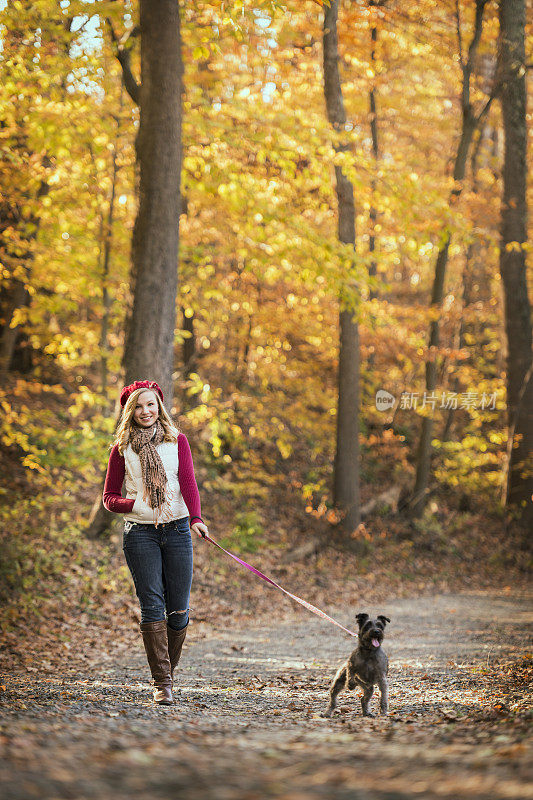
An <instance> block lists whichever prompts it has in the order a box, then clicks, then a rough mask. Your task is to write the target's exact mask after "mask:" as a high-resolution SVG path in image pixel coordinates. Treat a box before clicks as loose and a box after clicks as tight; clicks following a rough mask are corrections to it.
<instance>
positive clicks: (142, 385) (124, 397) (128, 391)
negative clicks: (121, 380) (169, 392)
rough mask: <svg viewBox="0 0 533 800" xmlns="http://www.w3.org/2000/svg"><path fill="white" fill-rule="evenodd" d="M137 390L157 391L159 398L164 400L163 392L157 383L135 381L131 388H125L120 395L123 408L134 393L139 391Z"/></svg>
mask: <svg viewBox="0 0 533 800" xmlns="http://www.w3.org/2000/svg"><path fill="white" fill-rule="evenodd" d="M137 389H155V390H156V392H158V394H159V397H160V398H161V400H163V399H164V398H163V392H162V391H161V389H160V387H159V386H158V385H157V383H156V382H155V381H133V383H130V385H129V386H125V387H124V388H123V390H122V391H121V393H120V405H121V406H122V408H124V406H125V405H126V400H127V399H128V397H129V396H130V394H131V393H132V392H135V391H137Z"/></svg>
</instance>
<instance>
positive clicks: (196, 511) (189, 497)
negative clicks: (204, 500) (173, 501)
mask: <svg viewBox="0 0 533 800" xmlns="http://www.w3.org/2000/svg"><path fill="white" fill-rule="evenodd" d="M178 462H179V463H178V481H179V484H180V489H181V494H182V495H183V499H184V500H185V505H186V506H187V510H188V512H189V515H190V517H191V519H190V522H191V524H192V523H193V522H203V519H202V509H201V507H200V493H199V491H198V486H197V485H196V478H195V477H194V466H193V463H192V453H191V448H190V446H189V442H188V439H187V437H186V436H185V434H184V433H180V434H179V436H178Z"/></svg>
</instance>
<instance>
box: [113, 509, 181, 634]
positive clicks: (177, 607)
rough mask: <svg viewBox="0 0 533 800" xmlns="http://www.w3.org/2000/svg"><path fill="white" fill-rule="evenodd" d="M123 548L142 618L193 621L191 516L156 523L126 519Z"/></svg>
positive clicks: (176, 624)
mask: <svg viewBox="0 0 533 800" xmlns="http://www.w3.org/2000/svg"><path fill="white" fill-rule="evenodd" d="M122 550H123V551H124V556H125V558H126V563H127V565H128V567H129V569H130V572H131V576H132V578H133V582H134V584H135V591H136V592H137V597H138V598H139V603H140V606H141V622H157V621H158V620H163V619H165V616H166V619H167V622H168V625H169V626H170V627H171V628H174V630H181V629H182V628H185V627H186V625H187V624H188V622H189V597H190V594H191V584H192V566H193V558H192V540H191V529H190V527H189V517H182V518H181V519H176V520H173V521H172V522H166V523H160V524H159V525H158V526H157V528H156V527H155V525H148V524H146V525H145V524H143V523H140V522H126V523H125V524H124V537H123V544H122Z"/></svg>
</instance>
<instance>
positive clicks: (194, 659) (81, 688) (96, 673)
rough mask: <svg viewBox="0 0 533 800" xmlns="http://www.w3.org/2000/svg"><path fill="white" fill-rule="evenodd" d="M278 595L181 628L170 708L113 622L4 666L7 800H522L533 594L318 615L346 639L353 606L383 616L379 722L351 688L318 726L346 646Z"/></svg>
mask: <svg viewBox="0 0 533 800" xmlns="http://www.w3.org/2000/svg"><path fill="white" fill-rule="evenodd" d="M275 595H276V593H275V592H274V590H271V589H266V590H265V594H264V602H263V605H262V608H261V609H257V613H256V614H255V615H254V617H253V619H251V618H250V617H249V616H248V617H244V616H241V617H239V616H238V615H232V616H231V619H229V618H228V619H227V620H225V619H224V616H223V615H217V616H216V617H214V619H213V618H212V619H209V614H207V615H206V618H204V617H201V618H197V619H196V620H194V616H193V622H192V623H191V626H190V632H189V634H188V636H187V639H186V644H185V647H184V651H183V654H182V660H181V663H180V668H179V684H180V689H179V693H178V694H177V698H176V702H175V704H174V705H173V706H170V707H157V706H154V704H153V703H152V700H151V689H150V686H149V673H148V667H147V665H146V660H145V655H144V651H143V649H142V643H141V641H140V638H139V636H138V632H137V631H136V630H134V628H135V625H134V624H133V623H131V624H130V623H126V622H125V621H124V620H123V619H122V620H121V623H120V625H121V626H126V625H127V624H128V625H129V628H131V633H130V634H129V635H128V636H127V637H125V638H124V636H122V635H120V633H119V632H118V631H117V633H119V635H118V636H117V637H116V638H113V636H112V635H104V634H102V636H101V637H100V636H99V633H98V630H96V629H91V628H90V626H89V624H88V623H83V624H81V623H80V627H79V631H78V632H77V635H76V636H75V637H73V638H71V639H70V643H69V642H65V645H66V646H65V647H64V648H63V651H62V652H61V649H60V650H59V652H52V651H50V652H41V654H40V655H37V654H36V653H33V655H32V657H31V658H29V657H26V658H23V657H21V658H20V659H19V663H18V664H17V663H16V661H13V660H11V661H8V662H7V663H8V665H9V666H8V668H6V669H4V670H3V672H2V676H1V678H0V690H1V708H2V716H1V728H0V743H1V746H2V760H1V764H0V782H1V785H2V786H3V797H4V798H5V799H6V800H15V799H16V800H23V798H24V799H25V798H49V799H50V800H51V799H52V798H54V800H55V798H76V800H79V799H81V798H108V797H109V798H111V797H113V798H131V797H133V796H136V797H137V798H144V797H151V798H167V797H168V798H170V797H179V798H186V799H187V800H189V798H190V800H193V799H196V798H198V799H200V798H202V800H205V799H206V798H207V800H209V798H216V800H226V798H227V800H234V799H235V800H255V798H257V799H258V800H259V798H261V799H262V798H283V799H284V800H307V799H308V798H315V797H321V798H328V799H329V798H331V799H332V800H341V798H342V800H344V799H346V800H348V798H350V799H351V800H374V798H375V800H401V799H403V798H430V799H431V798H435V799H436V798H439V800H442V799H443V798H444V799H445V800H451V798H472V800H481V798H489V797H490V798H491V799H497V798H502V800H503V799H504V798H505V799H506V800H508V799H509V798H516V800H526V798H533V771H532V765H533V746H532V738H531V736H530V728H531V720H532V718H533V716H532V711H531V704H530V702H531V694H530V692H531V679H532V675H533V661H532V654H531V649H530V648H531V623H532V622H533V603H532V602H531V596H530V595H528V594H527V593H526V592H524V591H521V590H519V589H512V590H510V589H509V587H507V589H506V590H505V591H499V592H498V591H495V590H493V591H489V590H487V591H485V590H477V591H473V592H465V591H463V592H458V593H455V594H452V593H446V594H442V593H440V594H434V595H432V596H431V595H426V596H422V597H419V598H413V597H400V598H394V597H392V596H391V597H389V599H386V600H385V601H380V602H379V605H376V604H375V603H372V604H368V605H366V607H365V606H362V607H359V606H358V607H357V608H353V609H352V608H346V607H332V606H328V607H327V609H326V610H327V611H328V612H329V613H330V614H332V615H333V616H335V617H336V618H337V619H339V621H340V622H342V623H343V624H344V625H346V626H347V627H348V628H352V629H353V627H352V626H353V625H354V615H355V613H356V612H357V611H360V610H366V611H368V612H369V613H384V614H386V615H387V616H389V617H390V618H391V624H390V626H388V629H387V636H386V638H385V642H384V645H383V646H384V649H385V650H386V652H387V653H388V655H389V659H390V715H389V716H388V717H376V718H375V719H370V718H363V717H362V716H361V709H360V703H359V699H358V695H359V692H358V691H356V692H352V693H345V694H342V695H341V696H340V697H339V701H340V702H339V706H340V707H339V709H338V711H337V712H336V713H335V714H334V716H333V717H332V718H331V719H324V718H322V717H321V716H320V712H321V711H322V710H323V709H324V708H325V706H326V703H327V690H328V685H329V682H330V680H331V678H332V677H333V675H334V673H335V670H336V668H337V666H338V664H339V663H341V662H342V661H343V660H344V659H345V658H346V656H347V655H348V654H349V652H350V650H351V649H352V647H353V646H354V640H352V639H350V637H349V636H348V635H346V634H343V633H342V632H341V631H339V629H337V628H336V627H334V626H333V625H331V624H329V623H327V622H326V621H324V620H321V619H319V618H317V617H315V616H313V615H311V614H310V613H309V612H307V611H305V610H304V609H300V608H299V607H298V606H296V605H294V604H293V603H292V602H291V601H283V600H281V601H279V602H278V599H277V598H276V599H275ZM129 628H128V630H129ZM28 643H29V644H28V646H29V647H31V636H30V637H29V639H28ZM30 652H31V650H26V656H28V655H29V653H30ZM23 655H24V654H23ZM377 695H378V693H376V695H375V697H374V698H373V701H372V702H373V704H374V710H376V711H377V707H378V705H379V702H378V697H377Z"/></svg>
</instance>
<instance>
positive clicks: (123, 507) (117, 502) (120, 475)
mask: <svg viewBox="0 0 533 800" xmlns="http://www.w3.org/2000/svg"><path fill="white" fill-rule="evenodd" d="M125 474H126V464H125V461H124V456H121V455H120V453H119V452H118V447H117V445H114V447H113V448H112V450H111V453H110V454H109V463H108V465H107V474H106V476H105V483H104V494H103V496H102V501H103V504H104V506H105V508H107V510H108V511H114V512H115V513H116V514H129V513H130V511H131V510H132V508H133V504H134V502H135V499H134V498H127V497H122V483H123V481H124V475H125Z"/></svg>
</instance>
